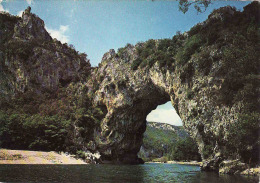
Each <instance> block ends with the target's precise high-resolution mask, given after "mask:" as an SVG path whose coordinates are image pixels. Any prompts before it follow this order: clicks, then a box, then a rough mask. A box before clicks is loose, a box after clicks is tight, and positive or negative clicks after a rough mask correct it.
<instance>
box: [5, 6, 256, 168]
mask: <svg viewBox="0 0 260 183" xmlns="http://www.w3.org/2000/svg"><path fill="white" fill-rule="evenodd" d="M256 6H257V7H259V3H258V2H253V3H252V4H250V5H248V6H247V7H246V8H245V11H244V12H238V11H236V10H235V9H234V8H231V7H226V8H222V9H221V10H217V11H215V12H213V13H212V14H211V15H210V16H209V19H208V20H207V21H205V22H203V23H201V24H198V25H196V26H195V27H193V28H192V29H191V30H190V31H189V32H187V33H185V34H178V35H176V36H174V37H173V38H172V39H166V40H149V41H147V42H145V43H138V44H137V45H135V46H133V45H130V44H128V45H127V46H126V47H125V48H121V49H119V51H118V52H117V53H116V52H115V51H114V50H113V49H111V50H110V51H109V52H107V53H106V54H104V56H103V58H102V61H101V63H100V64H99V67H96V68H90V64H89V61H88V60H87V59H86V57H85V56H86V55H84V54H83V55H82V54H79V53H77V52H76V51H75V50H74V49H72V48H70V47H68V46H67V45H64V44H61V43H60V42H58V41H55V40H52V39H51V38H50V36H49V34H48V33H47V32H46V31H45V29H44V23H43V21H42V20H40V19H39V18H38V17H37V16H35V15H33V14H32V13H31V12H30V8H29V9H27V10H26V11H25V12H24V14H23V17H22V19H19V18H17V19H15V24H11V25H15V26H14V27H13V30H12V31H11V33H13V34H12V35H11V36H10V35H6V37H7V39H6V40H4V41H3V42H4V44H2V45H1V51H0V56H1V57H0V58H1V60H0V61H1V69H2V70H3V71H4V72H2V73H1V83H0V89H1V90H0V93H1V95H2V96H5V97H3V98H8V96H10V95H11V96H12V97H14V98H15V97H18V95H17V93H20V94H24V93H26V92H27V91H28V90H32V91H34V92H35V93H37V94H39V95H38V96H40V94H44V93H55V92H57V93H58V94H56V95H54V96H52V97H53V98H55V97H56V98H57V97H59V100H58V102H56V103H59V104H60V103H61V104H63V107H64V105H65V106H67V107H68V108H69V110H68V111H69V112H68V114H67V115H66V117H67V118H68V119H69V120H71V131H70V133H69V137H68V142H70V143H72V146H73V147H75V148H74V151H76V150H79V149H80V150H83V151H85V152H88V153H89V152H91V153H92V154H95V153H97V154H100V159H101V160H100V161H101V162H113V163H130V164H136V163H142V160H141V159H140V158H138V156H137V153H138V152H139V150H140V147H141V146H142V138H143V133H144V132H145V129H146V116H147V115H148V114H149V113H150V112H151V111H152V110H153V109H155V108H156V107H157V106H158V105H160V104H164V103H166V102H168V101H171V103H172V105H173V106H174V107H175V109H176V111H177V112H178V114H179V115H180V117H181V119H182V121H183V125H184V127H185V128H186V130H188V132H189V133H190V135H191V136H192V137H193V138H194V139H196V142H197V143H198V146H199V151H200V153H201V156H202V159H203V161H204V164H203V167H202V168H203V169H204V170H216V171H218V170H219V166H220V164H221V162H223V160H227V159H241V160H242V161H245V162H250V161H251V160H253V161H254V162H256V161H258V160H257V158H258V152H259V149H258V141H257V138H258V135H259V134H258V130H259V125H258V124H259V121H258V120H259V111H258V102H257V101H258V100H259V95H258V94H259V85H258V83H259V77H258V68H259V63H258V59H259V54H258V53H259V52H258V50H257V48H258V47H259V42H257V41H256V40H255V37H256V36H257V25H258V24H257V16H258V11H259V8H258V11H256V8H255V7H256ZM251 10H254V11H251ZM221 12H223V13H221ZM11 27H12V26H11ZM8 28H9V29H10V30H11V28H10V27H8ZM39 40H40V41H39ZM248 62H250V64H248ZM46 90H48V91H46ZM60 91H65V92H64V93H62V92H60ZM61 93H62V94H63V95H62V97H61ZM74 96H79V97H75V98H73V97H74ZM64 100H65V101H67V100H68V101H69V102H64ZM53 106H54V104H53V103H52V105H50V108H52V107H53ZM58 106H59V105H58ZM55 114H56V113H55V112H52V113H48V115H55ZM246 136H249V137H250V138H249V139H247V140H245V139H246ZM248 154H249V155H248Z"/></svg>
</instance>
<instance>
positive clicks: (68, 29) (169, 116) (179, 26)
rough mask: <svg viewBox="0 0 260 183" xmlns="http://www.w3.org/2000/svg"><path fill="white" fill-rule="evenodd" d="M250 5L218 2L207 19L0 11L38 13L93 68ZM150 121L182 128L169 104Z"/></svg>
mask: <svg viewBox="0 0 260 183" xmlns="http://www.w3.org/2000/svg"><path fill="white" fill-rule="evenodd" d="M248 3H250V2H248V1H213V3H212V4H210V5H209V7H208V8H207V10H206V11H205V12H204V13H197V12H196V10H195V9H194V8H193V7H191V8H190V9H189V11H188V12H187V13H186V14H183V13H182V12H180V11H179V10H178V2H177V1H159V0H155V1H151V0H131V1H130V0H128V1H127V0H111V1H109V0H108V1H104V0H103V1H98V0H0V11H7V12H9V13H10V14H13V15H19V16H21V15H22V12H23V10H25V9H26V8H27V7H28V6H31V8H32V10H31V11H32V13H35V14H36V15H38V16H39V17H40V18H41V19H43V20H44V22H45V27H46V29H47V31H48V32H49V33H50V34H51V36H52V37H53V38H57V39H58V40H60V41H61V42H62V43H68V44H72V45H74V46H75V48H76V50H78V51H80V52H85V53H86V54H87V55H88V59H90V63H91V65H92V66H97V65H98V63H100V61H101V59H102V56H103V54H104V53H105V52H107V51H108V50H109V49H115V50H116V51H117V49H118V48H120V47H124V46H125V45H126V44H127V43H130V44H136V43H138V42H143V41H147V40H148V39H162V38H172V37H173V36H174V35H175V34H176V32H177V31H181V32H185V31H188V30H189V29H190V28H191V27H192V26H194V25H196V24H197V23H199V22H203V21H204V20H206V19H207V17H208V15H209V14H210V13H211V12H212V11H213V10H214V9H217V8H219V7H223V6H226V5H231V6H235V7H236V8H237V9H239V10H242V9H243V7H244V6H245V5H247V4H248ZM147 120H148V121H158V122H159V121H160V122H167V123H169V124H175V125H181V120H180V119H179V117H178V115H177V114H176V113H175V111H174V109H173V107H172V106H171V104H170V103H169V102H168V103H166V104H165V105H163V106H158V108H157V110H154V111H152V114H149V115H148V117H147Z"/></svg>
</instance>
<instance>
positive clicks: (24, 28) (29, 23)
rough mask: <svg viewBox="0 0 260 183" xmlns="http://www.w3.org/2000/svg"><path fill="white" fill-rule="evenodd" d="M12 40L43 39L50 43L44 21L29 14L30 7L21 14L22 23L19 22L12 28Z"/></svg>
mask: <svg viewBox="0 0 260 183" xmlns="http://www.w3.org/2000/svg"><path fill="white" fill-rule="evenodd" d="M13 38H18V39H19V38H20V39H24V40H30V39H44V40H46V41H50V40H51V39H52V38H51V36H50V35H49V33H48V32H47V31H46V30H45V25H44V21H43V20H41V19H40V18H39V17H37V16H36V15H35V14H32V13H31V7H28V8H27V9H26V10H25V11H24V12H23V14H22V21H19V22H18V23H17V24H16V25H15V27H14V35H13Z"/></svg>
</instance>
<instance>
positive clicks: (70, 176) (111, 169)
mask: <svg viewBox="0 0 260 183" xmlns="http://www.w3.org/2000/svg"><path fill="white" fill-rule="evenodd" d="M258 181H259V177H247V176H234V175H232V176H231V175H218V174H216V173H213V172H201V171H200V168H199V167H198V166H190V165H178V164H159V163H149V164H144V165H0V182H90V183H102V182H107V183H110V182H111V183H117V182H118V183H127V182H133V183H138V182H141V183H142V182H144V183H147V182H178V183H182V182H183V183H186V182H194V183H248V182H252V183H253V182H257V183H258Z"/></svg>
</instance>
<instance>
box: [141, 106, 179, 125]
mask: <svg viewBox="0 0 260 183" xmlns="http://www.w3.org/2000/svg"><path fill="white" fill-rule="evenodd" d="M146 120H147V121H152V122H161V123H168V124H171V125H177V126H181V125H182V121H181V119H180V117H179V115H178V114H177V113H176V111H175V110H174V109H158V108H157V109H155V110H153V111H152V112H150V114H148V116H147V118H146Z"/></svg>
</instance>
